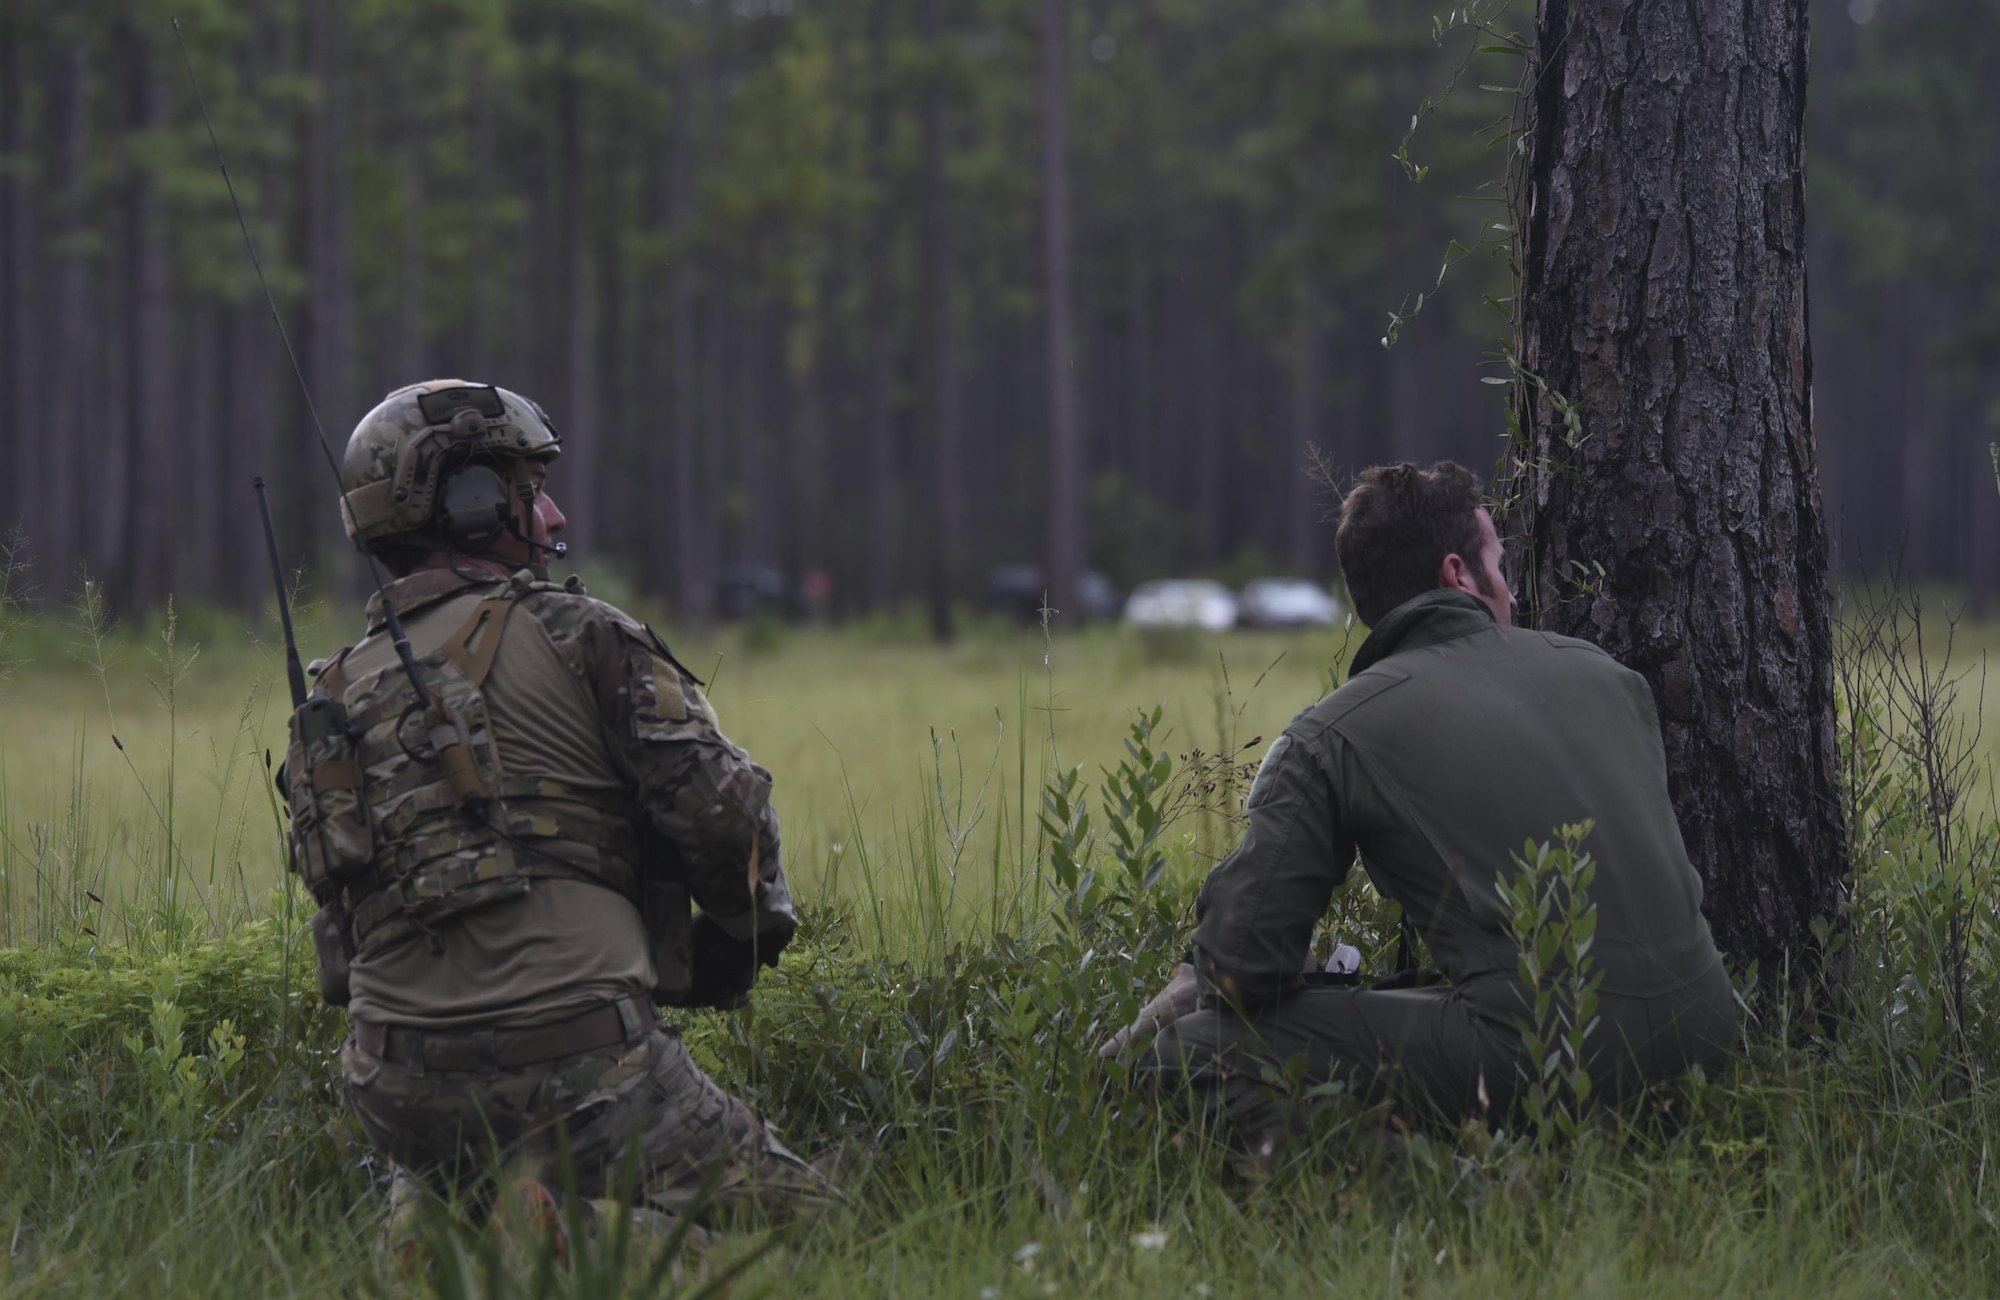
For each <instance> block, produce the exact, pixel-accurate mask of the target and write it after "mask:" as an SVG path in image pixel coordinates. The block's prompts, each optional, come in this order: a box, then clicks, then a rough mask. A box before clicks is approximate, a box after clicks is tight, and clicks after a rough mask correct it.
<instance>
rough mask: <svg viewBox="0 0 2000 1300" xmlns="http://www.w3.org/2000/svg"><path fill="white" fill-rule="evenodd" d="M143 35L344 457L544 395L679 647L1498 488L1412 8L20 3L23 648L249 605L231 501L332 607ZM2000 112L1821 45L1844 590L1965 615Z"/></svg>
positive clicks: (245, 560) (297, 487)
mask: <svg viewBox="0 0 2000 1300" xmlns="http://www.w3.org/2000/svg"><path fill="white" fill-rule="evenodd" d="M1516 9H1517V12H1516V13H1515V14H1514V15H1512V16H1511V17H1509V16H1508V15H1507V14H1506V13H1505V12H1504V11H1500V17H1499V19H1498V21H1499V22H1500V23H1501V25H1502V26H1503V27H1504V26H1509V25H1513V26H1519V27H1521V28H1523V29H1524V30H1525V29H1526V28H1527V26H1528V20H1529V18H1530V15H1529V14H1528V13H1527V12H1526V6H1525V4H1519V3H1517V5H1516ZM170 12H172V13H176V14H178V16H179V18H180V20H181V24H182V27H183V29H184V32H185V35H186V39H187V43H188V46H189V48H190V51H191V53H192V56H193V59H194V62H195V65H196V68H197V70H198V71H199V73H200V76H201V80H202V86H203V89H204V91H205V92H206V96H207V101H208V107H209V110H210V111H211V112H212V114H213V116H214V120H215V125H216V129H217V130H218V132H219V134H220V136H221V138H222V141H223V145H224V147H225V149H226V150H227V153H228V157H229V163H230V167H231V171H232V173H233V175H234V177H235V179H236V183H237V185H238V187H239V190H240V192H241V194H242V197H243V201H244V204H245V207H246V209H247V211H248V215H249V220H250V224H251V228H252V230H253V231H254V233H255V236H256V240H257V244H258V248H259V251H260V252H261V254H262V257H263V261H264V265H265V268H266V270H267V271H268V273H269V275H270V278H271V283H272V286H273V288H274V290H275V292H276V294H277V297H278V301H279V303H280V306H281V308H282V310H283V313H284V316H285V320H286V325H287V328H288V329H289V330H290V331H291V334H292V338H293V341H294V343H295V345H296V347H297V349H298V355H299V360H300V363H301V364H302V366H303V367H304V370H305V373H306V376H307V378H308V380H309V381H310V384H311V391H312V394H313V397H314V398H315V399H316V401H317V404H318V407H319V411H320V414H321V415H322V417H323V419H324V421H325V425H326V429H327V432H328V434H329V436H330V438H331V439H332V440H333V442H334V446H335V451H336V454H337V453H338V451H339V448H340V447H341V446H342V445H343V444H344V442H345V438H346V434H347V432H348V431H349V430H350V429H351V428H352V427H353V425H354V423H355V421H356V420H357V419H358V418H359V416H360V415H361V414H362V413H363V412H365V411H366V410H367V409H368V408H369V407H370V406H371V405H373V403H374V402H375V400H376V399H377V398H379V396H380V395H381V394H382V393H383V392H384V391H386V390H387V389H389V388H391V387H393V386H396V385H399V384H401V383H404V382H408V381H410V380H414V379H417V378H424V377H430V376H442V375H454V376H461V377H466V378H472V379H481V380H490V381H492V382H496V383H500V384H502V385H503V386H507V387H511V388H515V389H518V390H520V391H522V392H525V393H528V394H530V395H532V396H534V397H536V398H537V399H539V400H540V401H541V402H542V403H543V404H544V405H545V406H546V407H547V408H548V410H549V411H550V413H551V414H552V416H553V417H554V418H555V420H556V422H557V425H558V427H559V428H560V429H561V430H562V431H563V433H564V434H565V437H566V439H567V441H566V443H565V452H564V455H563V458H562V463H561V466H560V469H559V472H558V476H557V478H556V479H555V480H553V482H552V488H553V490H554V491H555V492H556V494H557V497H558V500H559V501H561V502H562V503H563V505H564V507H565V509H566V510H567V512H568V514H569V517H570V520H571V530H570V534H569V537H570V540H571V541H572V542H574V543H578V545H577V546H576V552H575V557H576V558H577V559H578V560H580V561H583V562H585V563H597V564H610V565H614V566H616V567H617V568H619V569H621V570H622V571H623V572H624V573H625V574H627V575H628V576H629V577H630V578H631V579H632V580H633V581H635V582H637V583H639V584H641V585H643V586H644V587H645V588H646V589H647V590H648V591H650V592H653V593H656V594H657V595H658V596H659V597H660V598H661V599H663V600H664V601H665V602H666V603H667V604H668V605H669V607H670V608H671V609H672V611H673V613H674V615H675V617H676V618H677V619H683V620H695V621H698V620H700V619H701V618H703V617H705V616H707V615H708V614H710V613H711V612H712V611H713V606H714V601H715V595H716V583H717V577H718V575H719V574H720V573H721V572H723V571H724V568H725V566H728V565H732V564H741V563H744V562H749V563H754V564H759V565H767V566H771V567H774V568H776V569H779V570H782V571H783V572H785V573H786V574H787V575H789V576H790V577H791V578H792V579H794V580H796V579H797V578H799V577H800V575H802V574H805V573H807V572H809V571H813V570H820V571H823V572H824V573H825V574H827V575H830V578H831V587H832V605H833V609H834V611H835V612H836V613H837V614H840V615H843V616H851V615H856V614H861V613H867V612H875V611H883V610H888V609H894V608H902V607H905V606H908V605H910V604H912V603H914V602H916V601H919V600H926V601H929V602H930V603H931V604H932V605H933V606H934V607H935V608H940V609H944V608H949V602H950V601H951V600H952V599H961V600H976V599H978V598H979V596H980V595H981V593H982V592H983V590H984V587H985V583H986V580H987V578H986V575H987V573H988V572H989V570H990V569H991V568H992V567H993V566H995V565H999V564H1003V563H1008V562H1029V563H1037V564H1043V565H1045V566H1047V567H1046V568H1045V572H1046V573H1048V574H1049V575H1050V580H1051V584H1052V585H1053V586H1054V587H1055V588H1056V590H1057V591H1058V592H1060V591H1062V590H1064V589H1065V588H1066V587H1067V585H1068V584H1069V583H1071V582H1073V581H1074V575H1075V572H1076V571H1077V570H1079V569H1080V568H1082V567H1091V568H1095V569H1098V570H1100V571H1102V572H1104V573H1105V574H1107V575H1108V576H1109V577H1110V578H1111V579H1112V581H1113V582H1114V583H1116V584H1118V585H1120V586H1129V585H1131V584H1132V583H1134V582H1137V581H1139V580H1141V579H1144V578H1147V577H1152V576H1160V575H1166V574H1181V573H1194V572H1201V573H1210V574H1216V575H1219V576H1227V577H1233V578H1243V577H1248V576H1252V575H1254V574H1257V573H1263V572H1292V573H1297V574H1300V575H1308V576H1314V577H1318V578H1328V577H1331V576H1332V574H1333V568H1334V566H1333V561H1332V533H1331V530H1330V529H1328V528H1325V527H1323V526H1321V523H1322V520H1323V518H1324V516H1325V514H1326V511H1327V508H1328V502H1327V501H1326V499H1325V495H1324V493H1323V492H1322V491H1321V490H1319V489H1316V488H1315V487H1314V486H1313V484H1312V483H1311V482H1310V481H1309V480H1308V479H1307V477H1306V476H1305V475H1304V474H1303V473H1302V470H1303V468H1304V466H1305V465H1306V463H1307V460H1308V448H1309V447H1318V448H1320V449H1323V451H1324V453H1325V455H1326V458H1327V460H1328V462H1329V463H1330V464H1331V465H1332V466H1334V467H1336V469H1338V470H1339V471H1342V472H1351V471H1352V470H1354V469H1357V468H1359V467H1361V466H1363V465H1365V464H1369V463H1372V462H1375V461H1378V460H1382V459H1387V458H1394V457H1412V458H1423V459H1429V458H1432V457H1437V456H1452V457H1455V458H1458V459H1460V460H1463V461H1465V462H1467V463H1469V464H1472V465H1474V466H1475V467H1477V468H1480V469H1482V470H1485V469H1487V468H1489V467H1490V466H1491V465H1492V464H1493V462H1494V460H1495V458H1496V457H1497V456H1498V454H1499V452H1500V450H1501V448H1502V437H1503V434H1504V425H1505V415H1504V411H1503V409H1502V403H1501V400H1500V398H1501V395H1502V394H1503V393H1504V392H1505V389H1504V388H1495V387H1487V386H1483V385H1482V384H1481V379H1482V378H1483V377H1492V378H1495V379H1498V378H1501V377H1503V376H1504V373H1505V372H1504V371H1502V370H1498V369H1493V368H1483V362H1484V359H1485V357H1486V354H1487V353H1488V352H1490V351H1491V350H1492V349H1493V348H1494V347H1495V345H1496V342H1497V337H1498V335H1499V333H1500V331H1502V330H1503V329H1504V328H1505V325H1504V321H1503V319H1502V317H1501V316H1500V315H1499V314H1498V313H1496V312H1495V311H1494V310H1493V308H1492V307H1491V306H1489V305H1487V304H1486V303H1484V302H1483V301H1482V298H1483V296H1484V295H1487V294H1495V295H1504V294H1506V293H1507V292H1508V284H1509V279H1508V271H1507V267H1506V264H1505V257H1504V247H1501V245H1504V239H1501V240H1499V241H1497V242H1496V241H1495V240H1494V239H1493V238H1492V231H1493V229H1494V225H1493V223H1495V222H1504V221H1505V220H1506V209H1505V207H1504V205H1502V204H1499V203H1496V202H1494V201H1493V200H1495V199H1497V198H1498V197H1499V195H1498V193H1497V191H1496V189H1495V188H1494V186H1495V184H1496V183H1497V180H1498V178H1499V177H1500V176H1501V175H1502V173H1503V171H1504V161H1505V160H1504V157H1503V152H1504V140H1505V125H1506V119H1507V117H1508V115H1509V113H1510V112H1511V111H1512V108H1513V90H1514V88H1515V86H1516V85H1517V83H1518V79H1519V76H1520V66H1521V65H1520V61H1519V60H1518V59H1517V58H1515V57H1512V56H1510V55H1508V54H1506V53H1504V52H1492V51H1488V52H1481V51H1480V50H1479V49H1478V47H1479V46H1481V45H1483V44H1489V43H1490V41H1489V38H1486V37H1482V36H1480V35H1479V34H1478V33H1476V32H1474V31H1471V30H1467V29H1464V28H1456V29H1454V28H1453V27H1452V26H1451V24H1450V23H1449V21H1446V22H1445V23H1443V24H1439V23H1437V22H1436V21H1435V19H1436V18H1438V17H1443V16H1444V15H1442V14H1434V10H1433V9H1432V7H1430V6H1427V5H1422V4H1416V3H1412V2H1411V0H182V3H180V4H179V5H178V6H175V7H171V8H170V7H169V6H167V5H164V4H161V3H157V2H156V0H132V2H130V3H120V4H115V5H114V4H101V3H100V4H76V3H73V2H72V0H0V408H4V409H0V430H4V438H5V443H4V446H5V449H6V464H5V472H4V473H0V522H5V523H9V524H18V526H19V529H20V531H21V535H22V536H23V537H25V539H26V551H25V554H26V556H27V558H28V559H29V560H30V561H31V562H32V565H33V575H34V581H35V583H36V584H37V587H38V590H39V595H40V597H41V599H43V600H44V601H58V600H62V599H64V598H65V594H66V592H67V591H68V590H70V589H71V588H72V587H73V586H74V584H75V582H76V581H77V578H78V576H79V574H81V573H82V572H84V571H86V570H87V571H88V572H89V573H90V575H91V576H93V577H95V578H98V579H101V580H102V581H103V583H104V584H105V589H106V590H107V591H108V593H109V594H110V597H111V599H112V600H113V601H115V602H117V603H118V604H119V605H121V606H122V607H124V608H126V609H128V610H137V609H143V608H145V607H148V606H150V605H152V604H154V603H156V602H157V601H159V600H160V599H161V598H163V597H164V596H165V595H166V594H168V593H170V592H171V593H175V594H177V595H179V596H181V597H184V598H190V599H198V600H203V601H210V602H216V603H221V604H233V605H239V606H256V605H261V604H262V603H263V602H264V600H265V599H266V593H267V592H268V590H269V586H268V583H269V579H268V577H267V576H266V574H265V572H264V568H263V560H262V551H261V545H260V544H259V543H260V541H261V539H260V538H259V537H258V536H257V532H256V530H257V528H258V524H257V521H256V517H255V511H254V500H253V498H252V496H251V493H250V489H249V481H250V477H251V476H252V475H253V474H258V473H262V474H265V475H267V476H269V477H270V478H271V479H272V480H273V482H274V483H275V484H276V485H278V487H279V489H280V495H279V505H280V520H279V526H280V536H281V541H282V545H283V548H284V550H285V553H286V555H287V557H288V559H289V560H291V561H295V562H299V563H307V564H310V565H312V566H313V567H314V569H315V583H316V585H327V586H334V587H339V586H341V585H343V583H344V584H345V585H347V586H348V587H350V588H351V586H352V583H353V581H354V579H353V576H352V575H353V572H354V569H355V566H354V565H353V564H352V562H351V561H348V560H344V559H342V558H341V557H342V556H343V555H345V554H346V545H345V541H344V539H343V538H342V537H341V536H340V532H339V524H338V521H337V516H336V513H335V504H334V497H333V493H332V490H331V486H330V483H329V481H328V479H327V476H326V470H325V467H324V465H323V464H321V463H320V460H319V453H318V450H317V448H316V447H315V446H314V443H313V433H312V427H311V423H310V421H309V420H308V418H307V416H306V412H305V409H304V404H303V402H302V401H301V399H300V396H299V392H298V388H297V385H296V383H295V382H294V380H293V378H292V376H291V373H290V370H289V366H288V363H287V362H286V360H285V359H284V356H283V352H282V349H281V346H280V344H279V342H278V339H277V336H276V334H275V332H274V331H273V329H272V327H271V323H270V320H269V318H268V312H267V310H266V307H265V305H264V302H263V299H262V297H261V294H260V292H259V290H258V287H257V284H256V280H255V277H254V275H253V272H252V268H251V265H250V262H249V259H248V257H247V256H246V254H245V252H244V249H243V246H242V243H241V240H240V236H239V235H238V233H237V230H236V227H235V218H234V216H233V214H232V212H231V209H230V206H229V201H228V196H227V194H226V192H225V190H224V188H223V184H222V180H221V177H220V176H219V174H218V172H217V170H216V167H215V163H214V158H213V155H212V153H211V152H210V148H209V144H208V140H207V137H206V134H205V132H204V128H203V126H202V120H201V115H200V112H199V110H198V109H197V106H196V103H195V99H194V94H193V92H192V89H191V86H190V83H189V80H188V76H187V73H186V71H185V70H184V69H183V67H182V66H181V62H180V55H179V52H178V50H177V49H176V48H175V44H174V35H173V30H172V28H171V26H170V24H169V21H168V20H169V13H170ZM1440 26H1441V27H1442V28H1443V31H1442V34H1441V35H1440V34H1439V28H1440ZM1448 87H1450V88H1452V90H1451V93H1450V94H1449V95H1448V96H1444V92H1445V91H1446V89H1447V88H1448ZM1995 87H2000V6H1996V5H1995V4H1993V3H1992V0H1826V2H1825V3H1815V5H1814V15H1813V74H1812V82H1811V92H1810V93H1811V110H1810V131H1811V141H1810V192H1811V202H1812V210H1811V221H1812V225H1811V232H1812V252H1811V255H1812V267H1811V275H1812V283H1811V288H1812V311H1813V321H1812V327H1813V342H1814V349H1815V360H1816V362H1817V365H1816V369H1815V383H1814V407H1815V422H1816V426H1817V432H1818V438H1819V445H1820V454H1821V468H1822V483H1823V486H1824V488H1825V491H1826V495H1827V499H1828V509H1829V516H1828V517H1829V521H1830V524H1831V527H1832V531H1833V533H1834V537H1835V543H1836V553H1837V556H1838V562H1839V563H1840V564H1841V565H1842V566H1843V567H1844V568H1847V569H1850V570H1851V569H1853V568H1855V567H1857V566H1862V565H1867V566H1871V567H1878V568H1879V567H1881V566H1883V565H1886V564H1888V563H1890V562H1892V561H1895V560H1897V559H1898V558H1900V559H1901V561H1902V562H1903V565H1904V568H1905V571H1906V573H1907V574H1908V575H1909V576H1913V577H1917V578H1920V579H1927V580H1929V579H1934V580H1941V581H1947V582H1951V583H1956V584H1959V585H1961V586H1962V587H1963V588H1964V589H1966V590H1968V591H1970V592H1972V593H1974V594H1975V595H1976V596H1978V597H1981V598H1984V597H1988V596H1991V595H1994V594H2000V497H1996V494H1995V491H1994V472H1993V465H1992V463H1991V462H1990V461H1989V454H1988V446H1989V443H1991V442H1992V441H1994V440H1995V439H1996V438H2000V266H1996V263H1995V260H1994V253H1993V244H1994V237H1995V236H1996V235H2000V97H1996V91H1995ZM1440 96H1444V97H1443V100H1442V103H1441V104H1438V105H1437V106H1436V107H1435V111H1429V110H1427V109H1426V107H1425V106H1426V102H1427V101H1431V102H1433V103H1435V102H1436V101H1438V100H1439V98H1440ZM1413 119H1420V120H1417V121H1416V123H1415V129H1414V132H1413V133H1412V126H1413ZM1496 124H1497V129H1496ZM1495 139H1499V140H1501V141H1502V142H1503V143H1502V144H1501V145H1500V146H1499V147H1493V146H1492V145H1491V142H1492V141H1494V140H1495ZM1406 142H1407V154H1406V156H1404V157H1400V158H1399V157H1398V154H1399V152H1402V151H1403V150H1404V148H1405V144H1406ZM1687 147H1690V148H1698V147H1699V142H1698V141H1690V142H1687ZM1425 169H1427V170H1425ZM1482 232H1485V239H1484V241H1482ZM1502 233H1503V235H1504V232H1502ZM1454 240H1456V241H1458V243H1459V244H1460V245H1462V246H1465V247H1467V248H1469V249H1470V250H1471V252H1470V254H1469V255H1466V256H1463V257H1458V255H1457V254H1451V253H1448V250H1449V249H1450V248H1451V246H1452V241H1454ZM1495 249H1498V250H1499V251H1498V253H1497V254H1496V253H1495ZM1448 256H1450V257H1457V258H1458V260H1457V264H1456V265H1455V266H1454V267H1453V269H1452V270H1451V272H1450V274H1449V275H1447V276H1446V277H1445V278H1444V280H1443V284H1442V289H1441V290H1438V289H1437V281H1438V273H1439V267H1440V265H1441V264H1443V263H1444V262H1445V261H1446V260H1447V258H1448ZM1434 290H1436V291H1435V292H1434ZM1419 293H1423V294H1426V295H1428V296H1427V298H1426V300H1425V302H1424V305H1423V307H1422V310H1421V311H1420V312H1417V314H1415V315H1414V317H1413V318H1412V319H1410V320H1408V321H1407V323H1405V324H1403V325H1402V326H1401V328H1400V330H1399V331H1398V337H1397V341H1396V342H1395V345H1394V346H1393V347H1385V346H1384V336H1385V335H1386V334H1388V333H1389V328H1388V325H1389V321H1390V319H1391V314H1392V313H1396V312H1401V313H1403V314H1405V315H1408V314H1409V313H1411V311H1412V310H1413V308H1414V307H1415V305H1416V299H1417V295H1418V294H1419ZM1051 376H1056V377H1057V380H1056V381H1055V382H1052V380H1051ZM343 571H344V572H346V573H347V574H348V575H349V576H348V577H347V578H345V579H340V578H335V577H326V576H321V575H338V574H340V573H342V572H343Z"/></svg>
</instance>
